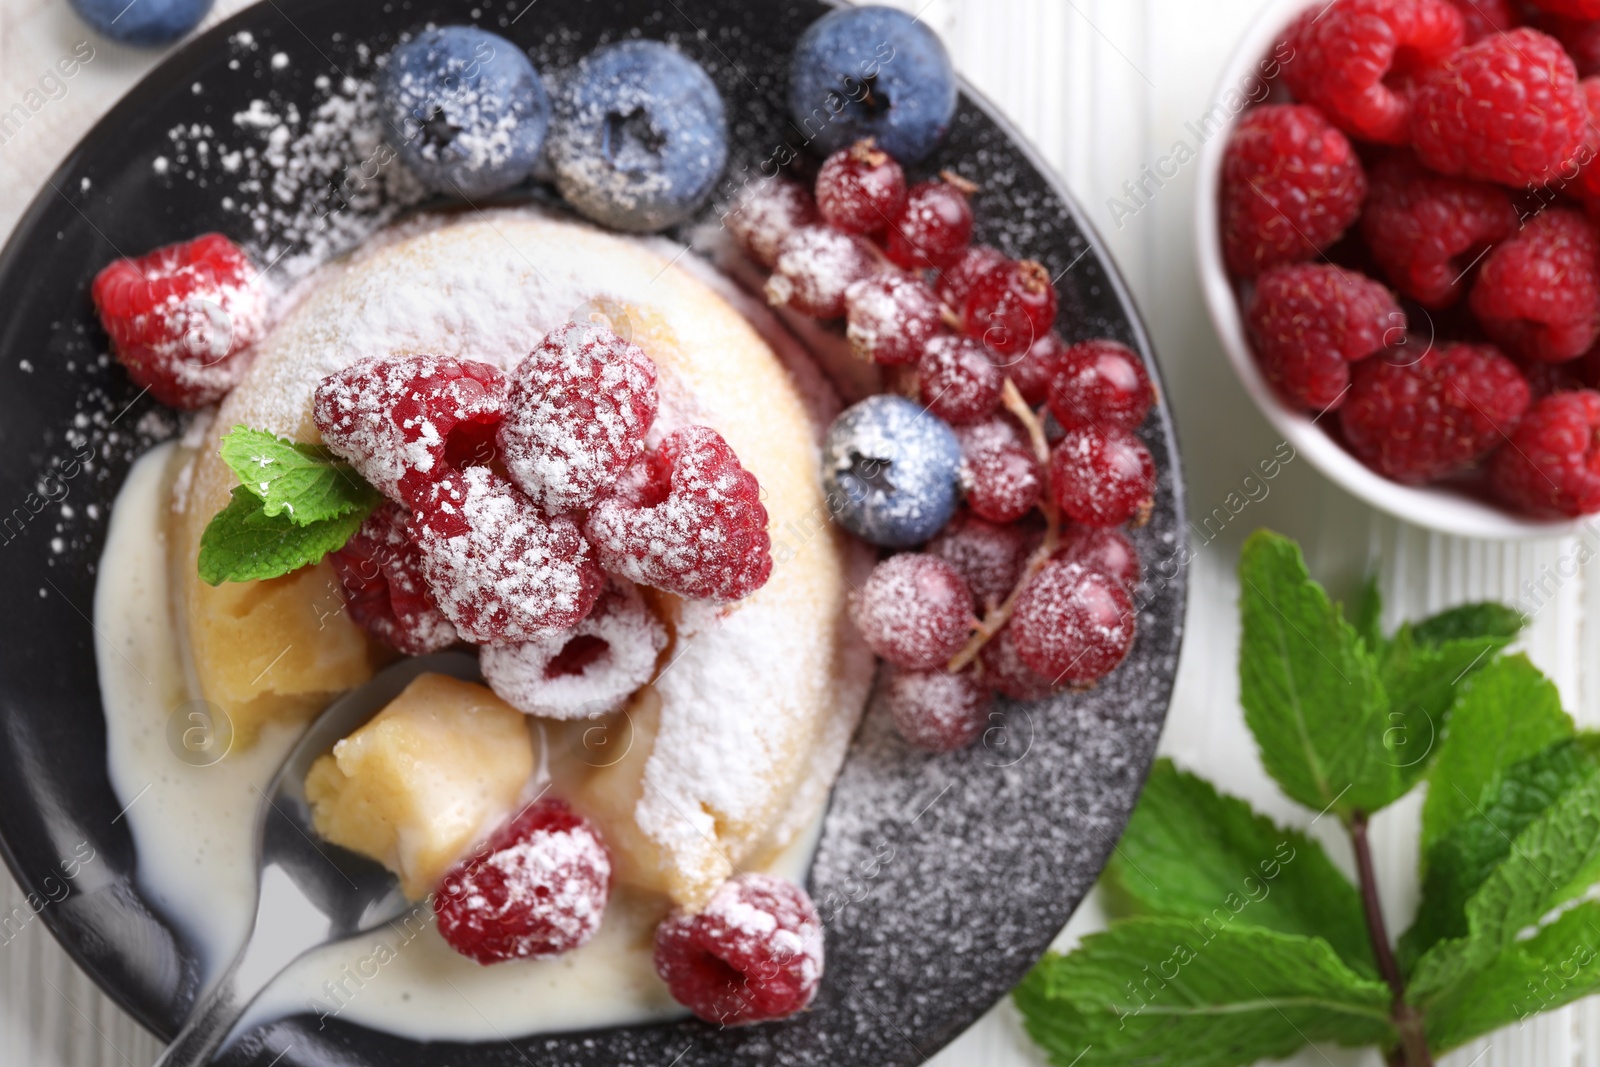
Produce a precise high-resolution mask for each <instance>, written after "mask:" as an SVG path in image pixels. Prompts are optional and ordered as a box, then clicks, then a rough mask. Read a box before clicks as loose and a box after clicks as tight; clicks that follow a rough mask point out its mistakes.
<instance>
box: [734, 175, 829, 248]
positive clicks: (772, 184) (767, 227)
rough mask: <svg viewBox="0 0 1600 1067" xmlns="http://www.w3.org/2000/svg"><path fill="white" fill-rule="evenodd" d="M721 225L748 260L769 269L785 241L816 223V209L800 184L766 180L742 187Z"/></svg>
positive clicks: (782, 180) (808, 193)
mask: <svg viewBox="0 0 1600 1067" xmlns="http://www.w3.org/2000/svg"><path fill="white" fill-rule="evenodd" d="M722 221H723V224H724V225H726V226H727V227H728V232H730V233H731V234H733V239H734V240H735V241H737V242H738V243H739V247H740V248H742V249H744V251H745V253H746V254H748V255H749V256H750V258H751V259H754V260H755V261H756V262H757V263H760V264H761V265H762V266H763V267H768V268H771V267H773V266H774V265H776V264H777V262H778V248H779V246H781V245H782V244H783V241H784V239H785V238H786V237H788V236H789V235H790V234H791V233H793V232H794V231H796V230H798V229H800V228H801V227H802V226H809V225H811V224H812V223H814V222H816V221H817V205H816V202H815V201H813V200H812V199H811V190H809V189H807V188H806V187H805V186H804V185H801V184H800V183H799V182H796V181H790V180H789V179H788V178H766V179H762V180H758V181H754V182H751V183H750V184H749V185H747V186H745V188H744V191H743V192H742V193H741V194H740V196H739V200H738V202H737V203H736V204H735V205H734V207H733V210H731V211H729V212H728V214H726V215H724V216H723V218H722Z"/></svg>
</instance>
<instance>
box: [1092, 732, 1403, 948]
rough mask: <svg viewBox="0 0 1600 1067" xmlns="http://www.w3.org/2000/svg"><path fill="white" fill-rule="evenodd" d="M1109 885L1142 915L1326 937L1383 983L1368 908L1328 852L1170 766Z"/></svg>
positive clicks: (1126, 838) (1163, 766)
mask: <svg viewBox="0 0 1600 1067" xmlns="http://www.w3.org/2000/svg"><path fill="white" fill-rule="evenodd" d="M1107 875H1108V877H1109V878H1110V879H1111V880H1112V882H1113V884H1114V885H1116V886H1117V888H1119V889H1121V891H1122V892H1123V894H1124V896H1125V897H1126V898H1127V900H1128V901H1129V902H1130V903H1132V904H1133V906H1134V907H1135V908H1136V909H1137V911H1138V912H1139V913H1140V914H1146V915H1158V916H1168V917H1174V918H1187V919H1193V920H1195V921H1196V922H1198V923H1200V924H1201V925H1202V926H1204V927H1206V928H1207V929H1218V928H1221V927H1226V926H1230V925H1233V924H1236V923H1237V924H1238V925H1241V926H1259V927H1263V928H1265V929H1269V930H1276V931H1278V932H1279V933H1284V934H1300V935H1302V936H1306V937H1321V938H1323V939H1324V940H1326V941H1327V942H1328V943H1329V944H1331V945H1332V946H1333V949H1334V951H1335V952H1337V953H1338V954H1339V956H1340V958H1341V959H1343V960H1344V962H1345V963H1347V964H1349V965H1350V966H1351V967H1352V968H1353V969H1355V970H1356V971H1358V972H1361V973H1362V974H1365V975H1369V976H1371V977H1374V978H1375V977H1377V974H1378V970H1377V966H1376V965H1375V964H1374V962H1373V959H1372V947H1371V941H1370V939H1369V938H1368V936H1367V928H1366V922H1365V920H1364V918H1363V917H1362V912H1361V898H1360V896H1359V895H1358V894H1357V893H1356V889H1355V887H1354V886H1352V885H1351V884H1350V882H1349V881H1348V880H1346V878H1345V876H1344V875H1343V874H1341V873H1340V872H1339V869H1338V868H1336V867H1335V866H1334V865H1333V864H1332V863H1331V862H1330V861H1329V860H1328V857H1327V854H1326V853H1324V852H1323V851H1322V846H1321V845H1319V844H1317V842H1315V841H1312V840H1311V839H1310V838H1308V837H1306V836H1305V835H1304V834H1303V833H1301V832H1300V831H1298V830H1289V829H1284V828H1282V827H1279V826H1276V825H1274V824H1273V822H1272V820H1270V819H1268V818H1266V817H1265V816H1261V815H1257V814H1255V812H1253V811H1252V810H1251V809H1250V805H1248V804H1246V803H1245V802H1244V801H1242V800H1238V799H1236V798H1234V797H1230V796H1224V795H1222V794H1220V793H1218V792H1217V790H1216V789H1215V788H1213V787H1212V786H1211V784H1210V783H1209V782H1207V781H1205V780H1204V779H1202V778H1198V777H1196V776H1194V775H1192V774H1185V773H1184V772H1182V771H1180V770H1178V769H1177V768H1176V767H1174V766H1173V765H1172V763H1171V762H1170V761H1168V760H1160V761H1159V762H1157V763H1156V765H1155V767H1154V768H1152V769H1151V772H1150V778H1149V780H1148V781H1147V782H1145V787H1144V793H1143V794H1142V795H1141V796H1140V798H1139V804H1138V806H1137V807H1136V808H1134V811H1133V816H1132V818H1131V819H1130V820H1129V821H1128V829H1127V831H1126V832H1125V833H1124V834H1123V835H1122V840H1121V842H1120V843H1118V845H1117V850H1116V853H1115V854H1114V855H1113V856H1112V859H1111V866H1110V868H1109V869H1108V871H1107Z"/></svg>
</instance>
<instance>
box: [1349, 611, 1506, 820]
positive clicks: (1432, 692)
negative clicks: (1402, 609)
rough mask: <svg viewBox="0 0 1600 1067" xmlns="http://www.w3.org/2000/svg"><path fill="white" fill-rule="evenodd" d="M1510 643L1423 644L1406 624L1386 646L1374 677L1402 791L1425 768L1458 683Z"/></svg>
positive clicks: (1454, 640)
mask: <svg viewBox="0 0 1600 1067" xmlns="http://www.w3.org/2000/svg"><path fill="white" fill-rule="evenodd" d="M1518 618H1520V616H1518ZM1510 640H1511V636H1509V635H1502V634H1495V635H1490V636H1483V637H1450V638H1444V639H1440V640H1437V641H1431V640H1424V639H1423V637H1422V630H1421V628H1420V627H1419V628H1417V629H1415V630H1413V629H1412V628H1411V627H1410V626H1409V625H1407V626H1402V627H1401V628H1400V632H1399V633H1397V634H1395V636H1394V639H1393V640H1392V641H1390V642H1389V643H1388V645H1387V646H1386V647H1385V649H1384V654H1383V658H1382V661H1381V662H1380V664H1379V667H1378V676H1379V678H1380V679H1381V680H1382V681H1383V687H1384V692H1385V693H1386V694H1387V695H1388V698H1389V713H1388V717H1387V718H1388V726H1387V730H1386V734H1387V740H1388V742H1389V747H1390V749H1391V750H1392V751H1393V752H1394V755H1395V761H1396V762H1397V763H1398V764H1399V771H1400V778H1401V781H1402V783H1403V784H1404V786H1405V787H1406V788H1410V786H1411V785H1412V784H1413V783H1414V782H1415V781H1416V780H1417V779H1418V778H1419V777H1421V776H1422V774H1423V772H1425V771H1426V770H1427V769H1428V764H1429V762H1430V760H1431V758H1432V757H1433V756H1434V754H1435V751H1436V749H1437V747H1438V742H1439V739H1440V738H1441V737H1442V736H1443V734H1444V732H1445V724H1446V721H1447V720H1448V718H1449V716H1450V712H1451V708H1452V707H1453V706H1454V704H1455V702H1456V700H1457V698H1458V697H1459V696H1460V695H1461V693H1462V683H1464V682H1465V681H1466V679H1468V678H1470V677H1472V676H1473V675H1474V674H1475V673H1477V672H1478V671H1480V670H1482V669H1483V668H1484V667H1485V666H1487V665H1489V664H1490V663H1492V662H1493V658H1494V653H1496V652H1498V651H1499V650H1500V649H1501V648H1503V647H1505V645H1506V644H1508V643H1509V642H1510Z"/></svg>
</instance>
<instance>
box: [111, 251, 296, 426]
mask: <svg viewBox="0 0 1600 1067" xmlns="http://www.w3.org/2000/svg"><path fill="white" fill-rule="evenodd" d="M90 293H91V295H92V296H93V298H94V305H95V309H96V310H97V311H98V312H99V313H100V323H101V325H103V326H104V327H105V330H106V333H107V334H109V335H110V337H111V347H112V349H113V351H114V352H115V353H116V356H117V360H118V362H120V363H121V364H122V365H123V366H124V367H126V368H127V371H128V377H130V378H132V379H133V381H134V383H135V384H136V385H139V386H142V387H144V388H145V389H148V390H149V392H150V395H151V396H153V397H155V398H156V399H157V400H159V401H160V402H161V403H163V404H166V405H167V406H168V407H174V408H181V409H184V410H190V409H193V408H199V407H205V406H206V405H207V404H212V403H215V402H216V401H218V400H220V399H222V397H223V396H224V395H225V394H226V393H227V392H228V391H229V390H230V389H232V388H233V387H234V386H235V385H236V384H238V381H239V379H240V377H242V376H243V374H244V371H245V368H246V366H247V364H246V362H245V361H244V360H242V359H240V358H239V357H240V354H241V353H243V352H244V351H245V350H246V349H247V348H249V347H250V346H251V345H253V344H255V343H256V341H258V340H260V339H261V336H262V335H263V334H264V333H265V332H266V328H267V295H266V290H265V287H264V286H263V284H262V282H261V278H260V275H258V274H257V273H256V269H255V267H254V266H253V265H252V264H251V263H250V257H249V256H247V255H245V253H244V251H243V250H242V249H241V248H239V247H238V246H237V245H235V244H234V243H233V242H232V241H230V240H228V239H227V238H226V237H224V236H222V235H221V234H220V233H208V234H205V235H204V236H201V237H197V238H195V239H194V240H192V241H183V242H180V243H178V244H174V245H167V246H166V247H165V248H158V249H156V250H155V251H154V252H151V253H149V254H148V255H144V256H139V257H137V258H135V259H118V260H114V261H112V262H111V263H110V264H108V265H107V266H106V267H104V268H103V269H102V270H101V271H100V273H99V274H97V275H95V279H94V284H93V286H91V288H90Z"/></svg>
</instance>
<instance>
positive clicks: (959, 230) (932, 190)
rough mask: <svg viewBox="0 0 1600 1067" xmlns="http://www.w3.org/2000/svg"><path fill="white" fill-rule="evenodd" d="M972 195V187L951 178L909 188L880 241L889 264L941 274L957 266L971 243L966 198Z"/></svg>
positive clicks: (970, 220)
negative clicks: (928, 269) (939, 271)
mask: <svg viewBox="0 0 1600 1067" xmlns="http://www.w3.org/2000/svg"><path fill="white" fill-rule="evenodd" d="M976 191H977V187H976V186H974V185H972V183H970V182H967V181H964V180H962V179H961V178H959V177H957V176H955V175H952V174H946V175H943V176H942V178H941V179H940V180H938V181H926V182H918V183H917V184H916V185H913V186H912V187H911V190H910V192H908V193H907V194H906V203H905V207H903V208H901V209H900V214H899V215H897V216H896V217H895V219H894V221H893V223H891V224H890V226H889V234H888V237H887V239H886V240H885V241H884V248H883V250H884V253H885V254H886V255H887V256H888V257H889V261H890V262H891V263H893V264H895V265H896V266H899V267H904V268H905V269H906V270H921V269H923V268H925V267H933V268H934V269H936V270H943V269H945V268H947V267H952V266H954V265H955V264H956V263H958V262H959V261H960V259H961V255H962V253H963V252H965V251H966V247H967V245H968V243H969V242H971V240H972V221H973V219H972V205H971V204H970V203H968V202H967V198H968V197H969V196H971V195H972V194H973V193H974V192H976Z"/></svg>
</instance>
